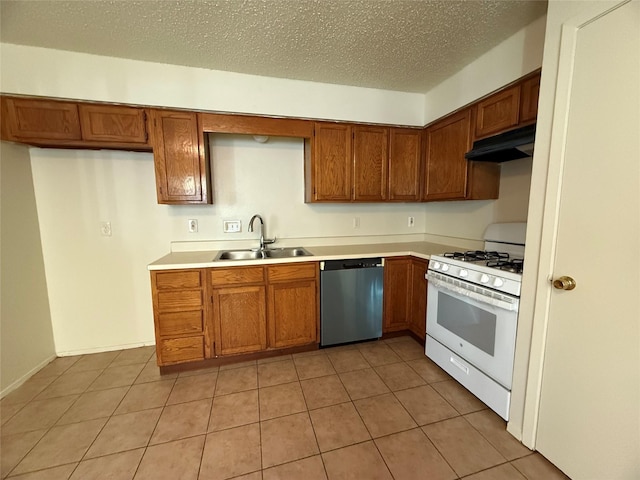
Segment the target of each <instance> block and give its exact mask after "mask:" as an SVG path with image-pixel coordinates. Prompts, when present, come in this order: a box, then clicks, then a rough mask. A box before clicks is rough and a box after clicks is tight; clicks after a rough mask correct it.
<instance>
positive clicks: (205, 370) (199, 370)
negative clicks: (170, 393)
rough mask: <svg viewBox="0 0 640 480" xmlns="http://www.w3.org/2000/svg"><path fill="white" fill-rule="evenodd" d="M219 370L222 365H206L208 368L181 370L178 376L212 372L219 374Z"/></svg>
mask: <svg viewBox="0 0 640 480" xmlns="http://www.w3.org/2000/svg"><path fill="white" fill-rule="evenodd" d="M219 371H220V367H206V368H198V369H196V370H185V371H184V372H180V373H179V374H178V378H184V377H193V376H196V375H208V374H211V373H215V374H217V373H218V372H219Z"/></svg>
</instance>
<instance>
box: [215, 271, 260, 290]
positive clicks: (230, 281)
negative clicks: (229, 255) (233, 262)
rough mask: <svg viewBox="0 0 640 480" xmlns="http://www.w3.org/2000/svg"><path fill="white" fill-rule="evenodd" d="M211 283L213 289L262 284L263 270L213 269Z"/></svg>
mask: <svg viewBox="0 0 640 480" xmlns="http://www.w3.org/2000/svg"><path fill="white" fill-rule="evenodd" d="M211 283H212V284H213V286H214V287H219V286H222V285H241V284H245V283H264V268H263V267H234V268H213V269H212V270H211Z"/></svg>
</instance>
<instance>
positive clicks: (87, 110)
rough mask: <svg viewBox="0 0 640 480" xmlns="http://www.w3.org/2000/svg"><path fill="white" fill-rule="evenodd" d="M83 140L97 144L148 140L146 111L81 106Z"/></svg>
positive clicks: (128, 108) (119, 107) (145, 141)
mask: <svg viewBox="0 0 640 480" xmlns="http://www.w3.org/2000/svg"><path fill="white" fill-rule="evenodd" d="M78 108H79V109H80V123H81V125H82V138H83V139H84V140H90V141H96V142H101V143H105V142H107V143H108V142H113V143H140V144H143V145H144V144H146V143H147V140H148V136H147V125H146V115H145V112H144V109H142V108H134V107H121V106H114V105H83V104H80V105H79V107H78Z"/></svg>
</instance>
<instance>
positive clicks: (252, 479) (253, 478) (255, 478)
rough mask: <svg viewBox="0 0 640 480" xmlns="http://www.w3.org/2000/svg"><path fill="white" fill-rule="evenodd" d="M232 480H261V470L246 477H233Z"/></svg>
mask: <svg viewBox="0 0 640 480" xmlns="http://www.w3.org/2000/svg"><path fill="white" fill-rule="evenodd" d="M203 480H204V479H203ZM233 480H262V470H259V471H257V472H253V473H247V474H246V475H240V476H239V477H233Z"/></svg>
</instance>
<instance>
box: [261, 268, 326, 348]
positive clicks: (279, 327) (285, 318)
mask: <svg viewBox="0 0 640 480" xmlns="http://www.w3.org/2000/svg"><path fill="white" fill-rule="evenodd" d="M317 285H318V284H317V282H316V281H315V280H307V281H297V282H289V283H274V284H270V285H269V347H271V348H284V347H293V346H296V345H307V344H309V343H317V342H318V335H317V320H318V304H317V293H318V292H317Z"/></svg>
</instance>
